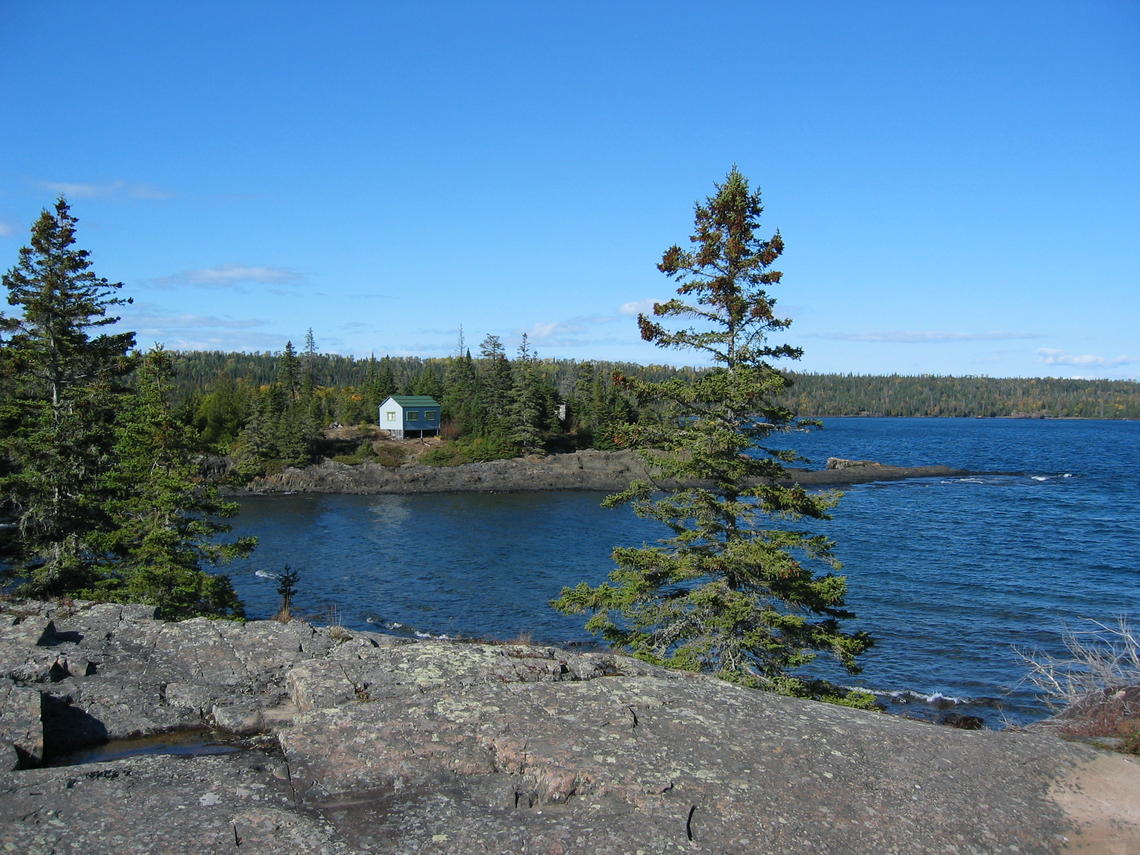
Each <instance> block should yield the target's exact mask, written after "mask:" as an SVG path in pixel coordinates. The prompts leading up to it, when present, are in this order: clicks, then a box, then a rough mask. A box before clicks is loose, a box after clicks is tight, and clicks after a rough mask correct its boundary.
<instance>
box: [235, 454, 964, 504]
mask: <svg viewBox="0 0 1140 855" xmlns="http://www.w3.org/2000/svg"><path fill="white" fill-rule="evenodd" d="M833 461H834V463H833ZM828 463H829V465H828V468H826V469H815V470H809V469H788V478H787V482H786V483H797V484H804V485H812V486H841V485H844V484H858V483H865V482H868V481H892V480H899V479H903V478H933V477H953V476H961V475H968V474H972V473H969V472H967V471H965V470H962V469H953V468H951V467H949V466H887V465H883V464H881V463H876V462H874V461H869V460H841V459H839V458H831V459H830V460H829V461H828ZM647 475H648V473H647V470H646V467H645V463H644V461H642V459H641V458H640V457H639V456H638V455H637V454H636V453H635V452H633V451H594V450H588V451H575V452H570V453H567V454H551V455H546V456H531V457H516V458H514V459H511V460H492V461H488V462H486V463H467V464H464V465H462V466H428V465H425V464H422V463H406V464H404V465H402V466H381V465H379V464H377V463H374V462H371V461H366V462H364V463H358V464H352V465H350V464H346V463H337V462H336V461H333V460H328V459H325V460H322V461H321V462H320V463H318V464H316V465H313V466H307V467H304V468H300V469H298V468H288V469H286V470H285V471H283V472H280V473H277V474H273V475H268V476H265V477H261V478H255V479H253V481H251V482H250V483H249V485H248V487H247V488H246V489H247V491H249V492H254V493H288V492H305V493H443V492H508V491H515V490H600V491H605V492H614V491H617V490H624V489H625V488H626V487H628V486H629V483H630V481H632V480H634V479H635V478H645V477H647ZM662 486H666V487H667V486H671V484H670V483H669V482H663V483H662Z"/></svg>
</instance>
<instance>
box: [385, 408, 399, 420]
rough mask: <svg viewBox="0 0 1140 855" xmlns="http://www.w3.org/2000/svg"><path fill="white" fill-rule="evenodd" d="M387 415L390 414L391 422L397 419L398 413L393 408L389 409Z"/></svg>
mask: <svg viewBox="0 0 1140 855" xmlns="http://www.w3.org/2000/svg"><path fill="white" fill-rule="evenodd" d="M385 415H387V416H388V421H390V422H394V421H396V414H395V413H393V412H392V411H391V410H389V411H388V412H387V413H386V414H385Z"/></svg>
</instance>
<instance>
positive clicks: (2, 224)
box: [0, 220, 16, 237]
mask: <svg viewBox="0 0 1140 855" xmlns="http://www.w3.org/2000/svg"><path fill="white" fill-rule="evenodd" d="M15 233H16V224H15V223H9V222H7V221H6V220H0V237H11V236H12V235H14V234H15Z"/></svg>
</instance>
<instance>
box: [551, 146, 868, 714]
mask: <svg viewBox="0 0 1140 855" xmlns="http://www.w3.org/2000/svg"><path fill="white" fill-rule="evenodd" d="M762 210H763V208H762V206H761V202H760V194H759V192H750V190H749V187H748V181H747V180H746V179H745V177H744V176H743V175H741V174H740V172H739V171H737V169H736V168H735V167H734V168H733V169H732V170H731V171H730V172H729V173H728V176H727V178H726V179H725V181H724V183H723V184H719V185H717V187H716V193H715V194H714V195H713V196H711V197H709V198H708V199H707V200H706V202H705V203H704V204H698V205H697V206H696V214H695V221H696V223H695V226H696V227H695V231H694V234H693V236H692V238H691V241H692V243H693V245H694V246H693V247H692V248H691V249H689V250H685V249H682V248H681V247H679V246H672V247H670V248H669V249H667V250H666V251H665V253H664V256H663V257H662V260H661V263H660V264H659V265H658V269H659V270H661V272H663V273H664V274H666V275H667V276H669V277H670V278H672V279H674V280H675V281H677V282H678V288H677V293H678V294H679V295H680V297H681V298H688V299H687V300H686V299H681V298H674V299H672V300H669V301H668V302H665V303H658V304H656V305H655V306H654V308H653V317H652V318H650V317H646V316H644V315H642V316H639V318H638V325H639V328H640V331H641V335H642V338H644V339H645V340H646V341H650V342H653V343H655V344H657V345H658V346H661V347H666V348H678V349H684V350H687V351H690V352H694V351H695V352H696V353H698V354H701V355H702V356H703V357H705V358H706V359H709V360H710V361H711V362H712V365H713V367H712V368H711V370H709V371H707V372H704V373H702V374H699V375H697V376H696V377H695V378H694V379H692V380H691V381H685V380H683V379H680V378H675V379H671V380H665V381H663V382H649V381H646V380H639V379H632V378H630V379H626V380H625V385H626V386H627V388H628V389H630V390H631V391H632V392H633V393H634V394H635V395H636V397H637V398H638V400H639V402H646V403H650V402H652V403H655V404H656V405H658V406H660V405H662V404H664V405H665V406H667V408H668V412H669V415H670V418H669V419H667V420H665V421H663V422H662V423H661V424H659V425H656V424H649V425H646V424H642V425H637V426H633V425H630V426H627V428H626V430H625V438H626V440H627V441H628V442H629V443H630V444H633V445H635V446H637V447H638V448H640V449H641V453H642V456H643V457H644V459H645V461H646V462H647V464H648V466H649V468H650V471H651V472H652V473H653V477H652V478H651V479H650V480H639V481H636V482H635V483H633V484H631V485H630V487H629V488H628V489H627V490H624V491H622V492H620V493H617V494H615V495H613V496H610V497H608V498H607V500H606V504H607V505H608V506H611V507H612V506H615V505H622V504H625V503H631V504H632V506H633V508H634V510H635V511H636V513H637V514H638V515H639V516H642V517H646V518H649V519H653V520H657V521H659V522H661V523H662V524H664V525H665V526H666V527H667V528H668V529H669V531H670V532H671V536H669V537H666V538H664V539H662V540H661V541H659V542H658V543H656V544H655V545H646V546H643V547H640V548H635V547H622V548H618V549H615V550H614V552H613V559H614V561H615V563H616V564H617V568H616V569H615V570H614V571H613V572H612V573H611V574H610V581H609V582H607V583H603V584H601V585H599V586H597V587H590V586H588V585H587V584H585V583H582V584H580V585H578V586H577V587H575V588H566V589H563V591H562V594H561V596H560V597H559V599H557V600H556V601H555V602H554V605H555V606H556V608H558V609H560V610H562V611H564V612H568V613H590V614H591V617H590V618H589V620H588V622H587V624H586V627H587V629H589V630H591V631H592V632H594V633H597V634H598V635H600V636H601V637H602V638H604V639H605V640H607V641H608V642H610V643H611V644H613V645H615V646H618V647H621V648H625V649H628V650H630V651H631V652H632V653H634V654H635V655H636V656H639V657H641V658H643V659H646V660H649V661H651V662H656V663H659V664H662V665H666V666H669V667H675V668H681V669H684V670H690V671H705V672H710V673H713V674H715V675H717V676H719V677H722V678H724V679H727V680H731V681H733V682H738V683H743V684H746V685H751V686H757V687H762V688H766V689H771V690H775V691H779V692H783V693H786V694H792V695H799V696H814V697H828V698H831V699H839V700H843V701H845V702H848V703H857V704H866V703H869V700H870V699H869V698H868V697H867V696H865V694H863V693H854V694H849V693H844V692H843V691H842V690H839V689H837V688H836V687H834V686H832V685H830V684H827V683H825V682H823V681H820V680H813V679H811V678H810V677H805V676H804V675H803V673H802V672H800V671H799V669H800V668H802V667H803V666H806V665H808V664H809V663H811V662H812V661H813V660H814V659H815V657H816V655H817V653H820V652H823V653H828V654H831V655H833V656H834V657H835V658H836V659H838V661H839V663H840V664H842V665H843V666H844V667H845V668H847V669H848V670H849V671H850V672H852V673H855V672H857V671H858V666H857V664H856V656H857V655H858V654H859V653H861V652H863V651H864V650H866V649H867V647H868V646H869V645H870V643H871V639H870V638H869V636H868V635H867V634H866V633H863V632H856V633H848V632H844V631H843V630H841V628H840V621H841V620H842V619H845V618H849V617H852V616H853V615H851V613H850V612H848V611H847V610H846V609H845V608H844V600H845V596H846V580H845V578H844V577H842V576H839V575H836V574H835V573H833V572H830V571H833V570H835V569H838V567H839V563H838V561H836V559H835V558H834V556H833V554H832V543H831V542H830V541H829V540H828V539H827V538H826V537H823V536H819V535H816V534H812V533H811V532H809V531H806V530H802V529H798V528H788V527H780V526H779V524H778V521H789V520H791V521H794V520H798V519H802V518H804V517H807V518H810V519H827V518H828V512H829V510H830V509H831V508H832V507H833V506H834V505H835V503H836V501H837V498H838V497H837V496H836V495H834V494H809V493H807V492H805V491H804V490H803V489H802V488H800V487H797V486H791V487H787V486H780V485H779V483H778V480H777V479H779V478H780V476H781V475H782V474H783V472H784V470H783V466H782V464H783V463H785V462H789V461H790V460H793V459H795V456H794V454H793V453H791V452H784V451H774V450H772V449H769V448H767V447H766V446H765V445H764V439H765V438H766V437H768V436H770V435H771V434H772V433H773V432H777V431H786V430H789V429H791V428H793V427H795V426H796V425H797V424H798V422H797V419H796V417H795V415H794V414H793V413H792V412H791V411H789V410H788V409H786V408H785V407H783V406H781V405H780V404H779V403H777V399H778V398H779V397H780V396H781V395H782V393H783V392H784V389H785V386H786V382H785V379H784V377H783V375H782V374H781V373H780V372H779V371H777V370H776V369H775V368H774V367H773V366H772V365H771V364H770V363H769V360H770V359H773V358H777V357H789V358H798V357H799V355H800V351H799V349H797V348H792V347H789V346H787V345H775V346H773V345H770V344H768V343H767V337H768V335H769V334H770V333H774V332H779V331H782V330H783V329H784V328H785V327H787V326H788V325H789V323H790V322H789V321H788V320H786V319H781V318H779V317H777V316H776V314H775V313H774V308H775V302H776V301H775V299H774V298H772V297H770V296H769V295H768V293H767V291H766V288H768V287H771V286H775V285H777V284H779V282H780V279H781V274H780V272H778V271H776V270H773V269H772V264H773V263H774V262H775V261H776V259H777V258H778V257H779V255H780V253H781V252H782V250H783V246H784V244H783V239H782V238H781V236H780V234H779V232H776V233H775V234H774V235H773V236H772V237H771V238H769V239H763V238H761V237H760V236H759V235H758V234H757V233H756V232H757V229H758V227H759V218H760V214H761V212H762ZM668 320H674V321H680V322H681V324H682V325H681V326H680V327H677V326H676V325H675V324H672V325H670V326H666V323H665V322H666V321H668ZM686 323H687V324H688V325H684V324H686ZM817 566H819V567H822V568H824V569H825V572H823V573H821V574H818V575H817V573H816V572H815V569H814V568H815V567H817Z"/></svg>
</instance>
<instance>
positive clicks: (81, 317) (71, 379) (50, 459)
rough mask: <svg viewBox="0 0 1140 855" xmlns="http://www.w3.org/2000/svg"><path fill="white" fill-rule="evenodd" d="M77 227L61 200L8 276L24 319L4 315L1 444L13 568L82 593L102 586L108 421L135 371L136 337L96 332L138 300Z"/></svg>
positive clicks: (52, 591) (34, 587) (38, 583)
mask: <svg viewBox="0 0 1140 855" xmlns="http://www.w3.org/2000/svg"><path fill="white" fill-rule="evenodd" d="M75 226H76V219H75V218H74V217H72V216H71V212H70V209H69V207H68V205H67V202H66V201H65V200H64V199H63V198H62V197H61V198H60V199H59V200H58V201H57V202H56V204H55V209H54V212H52V211H47V210H44V211H43V212H42V214H41V215H40V217H39V219H37V220H36V222H35V224H34V225H33V227H32V234H31V242H30V245H29V246H25V247H23V248H22V249H21V250H20V254H19V262H18V263H17V264H16V266H15V267H13V268H12V269H11V270H9V271H8V272H7V273H6V274H4V277H3V286H4V288H6V289H7V291H8V303H9V304H10V305H12V306H15V307H17V309H18V314H17V315H16V316H14V317H10V318H4V319H3V329H4V332H5V333H7V337H6V338H5V339H4V341H3V351H4V353H3V365H4V371H3V373H4V375H5V376H6V377H7V379H8V385H9V389H8V392H9V394H10V398H9V399H8V400H7V401H6V403H5V406H4V413H3V419H4V421H5V423H6V426H7V431H6V433H5V435H4V436H3V437H0V450H2V454H3V458H4V464H3V466H2V467H0V493H2V494H3V495H4V496H5V497H6V500H7V502H8V511H9V512H10V513H12V514H13V515H14V516H15V517H16V519H17V520H18V523H19V538H18V544H17V546H16V549H15V552H16V555H15V561H14V563H15V564H16V566H17V571H18V572H21V573H22V574H23V577H24V579H25V586H24V587H25V590H26V591H27V592H28V593H30V594H34V595H38V596H50V595H62V594H69V593H74V592H75V591H76V590H78V589H80V588H82V587H83V586H84V585H86V584H87V583H89V582H91V581H92V580H93V579H94V574H95V570H94V563H95V562H94V552H93V549H92V540H93V538H95V537H96V536H97V535H98V533H99V532H100V531H103V530H105V529H106V527H107V524H108V521H107V516H106V513H105V510H104V499H105V498H106V484H105V477H106V474H107V470H108V468H109V450H110V446H111V443H112V433H111V423H112V419H113V416H114V413H115V411H116V410H117V408H118V407H119V403H120V400H121V398H122V396H123V394H124V391H125V390H124V387H123V385H122V382H121V381H122V378H123V377H124V376H125V375H126V374H128V373H129V372H130V371H131V369H132V360H131V358H130V357H129V356H128V351H129V350H130V348H131V347H132V346H133V344H134V333H129V332H128V333H100V334H98V335H92V334H91V333H92V331H94V330H98V329H100V328H101V327H105V326H108V325H110V324H113V323H115V322H116V321H118V320H119V319H118V318H117V317H115V316H113V315H110V314H108V311H109V310H111V309H113V308H114V307H115V306H119V305H122V304H124V303H128V302H130V301H129V300H125V299H123V298H122V297H118V296H116V292H117V291H118V290H119V289H120V288H121V287H122V283H111V282H108V281H107V280H106V279H104V278H102V277H99V276H96V275H95V273H94V272H93V271H92V270H91V261H90V258H89V255H90V254H89V253H88V252H87V250H82V249H76V248H75V246H74V244H75Z"/></svg>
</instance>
